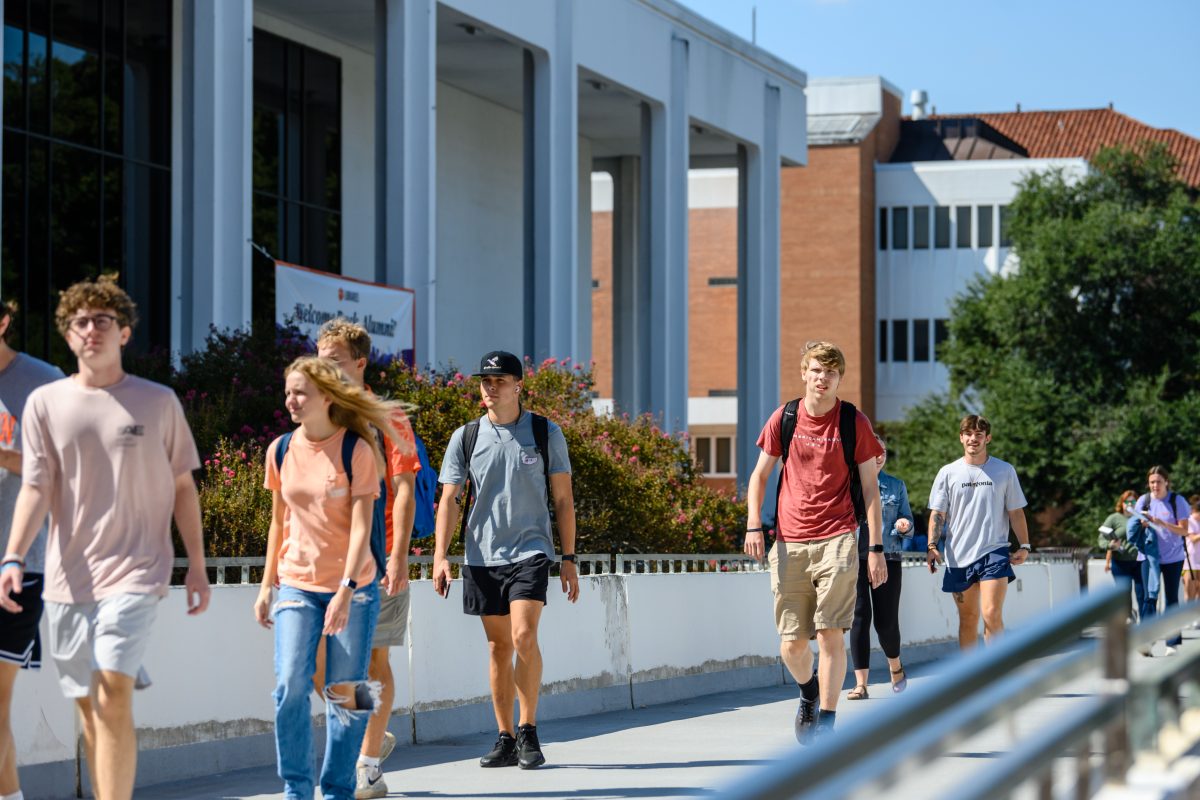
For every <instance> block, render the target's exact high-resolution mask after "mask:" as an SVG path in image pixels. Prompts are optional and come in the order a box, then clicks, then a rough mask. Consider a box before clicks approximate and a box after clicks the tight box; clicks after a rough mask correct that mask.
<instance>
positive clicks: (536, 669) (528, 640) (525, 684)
mask: <svg viewBox="0 0 1200 800" xmlns="http://www.w3.org/2000/svg"><path fill="white" fill-rule="evenodd" d="M543 608H545V605H544V604H543V603H542V602H541V601H540V600H513V601H512V603H511V604H510V606H509V610H510V619H511V620H512V622H511V631H512V643H513V647H514V648H515V650H516V654H517V664H516V670H515V675H514V678H515V682H516V688H517V699H518V700H519V701H520V704H521V724H522V725H537V708H538V697H539V695H540V694H541V691H542V650H541V648H540V647H539V646H538V622H539V621H540V620H541V618H542V609H543ZM508 707H509V709H511V708H512V701H511V700H509V703H508Z"/></svg>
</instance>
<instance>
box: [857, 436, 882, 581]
mask: <svg viewBox="0 0 1200 800" xmlns="http://www.w3.org/2000/svg"><path fill="white" fill-rule="evenodd" d="M858 477H859V480H860V481H861V483H862V491H863V502H865V503H866V506H867V544H868V545H870V546H871V547H874V546H876V545H880V546H882V545H883V506H882V505H881V504H880V501H879V470H877V469H876V468H875V459H874V458H872V459H870V460H869V461H864V462H862V463H861V464H859V465H858ZM867 578H868V580H869V581H870V582H871V588H872V589H877V588H879V587H880V586H882V585H883V584H884V583H886V582H887V562H886V561H884V558H883V553H875V552H868V553H867Z"/></svg>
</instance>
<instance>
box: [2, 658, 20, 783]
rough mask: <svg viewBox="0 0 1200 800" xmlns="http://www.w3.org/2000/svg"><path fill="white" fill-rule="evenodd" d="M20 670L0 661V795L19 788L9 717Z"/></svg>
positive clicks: (13, 665) (15, 754) (14, 747)
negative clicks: (14, 686)
mask: <svg viewBox="0 0 1200 800" xmlns="http://www.w3.org/2000/svg"><path fill="white" fill-rule="evenodd" d="M20 671H21V668H20V667H18V666H17V665H16V664H10V663H9V662H7V661H5V662H4V663H0V795H6V794H15V793H16V791H17V790H18V789H20V788H21V784H20V783H19V782H18V781H17V746H16V743H15V742H14V741H13V734H12V719H11V717H12V695H13V683H14V682H15V681H16V679H17V673H18V672H20Z"/></svg>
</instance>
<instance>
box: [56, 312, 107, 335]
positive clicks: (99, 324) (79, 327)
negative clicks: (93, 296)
mask: <svg viewBox="0 0 1200 800" xmlns="http://www.w3.org/2000/svg"><path fill="white" fill-rule="evenodd" d="M116 321H117V318H116V317H114V316H113V315H112V314H93V315H91V316H90V317H75V319H73V320H71V321H70V322H68V323H67V326H68V327H69V328H70V329H71V330H73V331H75V332H76V333H87V332H88V328H91V327H93V326H94V327H95V328H96V330H98V331H106V330H108V329H109V328H111V327H112V326H113V323H114V322H116Z"/></svg>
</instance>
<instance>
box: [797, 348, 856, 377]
mask: <svg viewBox="0 0 1200 800" xmlns="http://www.w3.org/2000/svg"><path fill="white" fill-rule="evenodd" d="M813 361H816V362H817V363H818V364H820V365H821V366H822V367H824V368H825V369H833V370H837V374H838V375H845V374H846V356H845V354H843V353H842V348H840V347H838V346H837V345H836V344H834V343H833V342H808V343H807V344H805V345H804V357H803V358H801V359H800V371H801V372H808V365H809V363H810V362H813Z"/></svg>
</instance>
